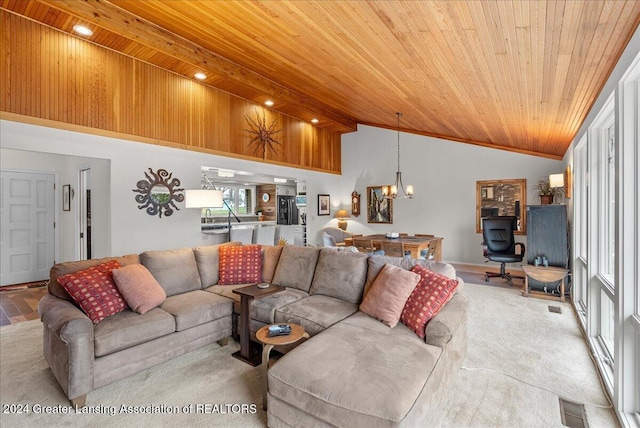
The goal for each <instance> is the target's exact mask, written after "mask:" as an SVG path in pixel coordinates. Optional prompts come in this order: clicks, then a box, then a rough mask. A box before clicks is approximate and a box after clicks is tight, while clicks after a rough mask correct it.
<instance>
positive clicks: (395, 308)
mask: <svg viewBox="0 0 640 428" xmlns="http://www.w3.org/2000/svg"><path fill="white" fill-rule="evenodd" d="M418 281H420V275H418V274H417V273H413V272H410V271H408V270H405V269H402V268H399V267H396V266H392V265H390V264H386V265H385V266H384V267H383V268H382V270H381V271H380V273H379V274H378V276H377V277H376V279H375V280H374V281H373V284H371V288H370V289H369V292H368V293H367V295H366V296H365V297H364V299H363V300H362V303H361V304H360V310H361V311H362V312H364V313H365V314H367V315H369V316H372V317H374V318H376V319H378V320H380V321H382V322H383V323H384V324H386V325H388V326H389V327H391V328H393V327H395V326H396V324H398V320H399V319H400V314H401V313H402V308H404V306H405V303H406V302H407V299H408V298H409V296H410V295H411V292H412V291H413V289H414V288H415V287H416V285H417V284H418Z"/></svg>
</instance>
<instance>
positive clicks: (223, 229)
mask: <svg viewBox="0 0 640 428" xmlns="http://www.w3.org/2000/svg"><path fill="white" fill-rule="evenodd" d="M227 226H228V223H226V222H225V223H203V224H202V225H201V226H200V227H201V229H202V233H228V230H227V229H228V227H227ZM262 226H276V222H275V221H243V222H241V223H238V222H237V221H232V222H231V228H232V229H239V228H245V227H262Z"/></svg>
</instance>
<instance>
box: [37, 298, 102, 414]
mask: <svg viewBox="0 0 640 428" xmlns="http://www.w3.org/2000/svg"><path fill="white" fill-rule="evenodd" d="M38 314H40V319H41V320H42V323H43V324H44V331H43V352H44V357H45V360H46V361H47V363H48V364H49V367H50V368H51V371H52V372H53V375H54V376H55V378H56V379H57V380H58V383H59V384H60V386H61V387H62V389H63V391H64V392H65V394H67V397H69V399H70V400H71V401H72V402H73V403H80V405H84V402H85V400H86V395H87V394H88V393H89V391H91V390H92V389H93V367H94V360H95V352H94V341H93V323H92V322H91V320H90V319H89V317H87V315H85V314H84V312H82V311H81V310H80V309H78V308H77V307H76V306H74V304H73V303H71V302H69V301H67V300H64V299H60V298H58V297H55V296H54V295H52V294H47V295H46V296H44V297H43V298H42V299H41V300H40V303H38Z"/></svg>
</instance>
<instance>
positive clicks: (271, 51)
mask: <svg viewBox="0 0 640 428" xmlns="http://www.w3.org/2000/svg"><path fill="white" fill-rule="evenodd" d="M0 7H2V8H3V9H5V10H8V11H11V12H13V13H16V14H19V15H23V16H26V17H28V18H31V19H33V20H36V21H39V22H41V23H43V24H45V25H48V26H51V27H55V28H58V29H60V30H62V31H67V32H72V31H73V30H72V28H73V26H74V25H75V24H78V23H83V24H86V25H87V26H88V27H90V28H91V30H93V35H92V36H90V37H88V38H87V40H89V41H90V42H92V43H96V44H98V45H102V46H105V47H107V48H109V49H113V50H116V51H119V52H122V53H123V54H126V55H129V56H132V57H135V58H138V59H140V60H143V61H146V62H148V63H151V64H154V65H156V66H158V67H161V68H164V69H167V70H170V71H172V72H175V73H178V74H181V75H185V76H188V77H190V78H192V77H193V75H194V73H195V72H198V71H199V72H203V73H205V74H206V75H207V78H206V79H205V80H204V81H203V84H207V85H211V86H214V87H216V88H220V89H222V90H224V91H227V92H229V93H231V94H234V95H237V96H240V97H242V98H245V99H248V100H251V101H254V102H256V103H263V102H264V101H266V100H267V99H271V100H273V101H274V102H275V105H274V106H273V107H271V108H273V109H275V110H278V111H280V112H282V113H285V114H287V115H290V116H293V117H296V118H299V119H302V120H311V119H312V118H317V119H319V122H318V123H317V125H316V126H319V127H326V128H328V129H332V130H337V131H340V132H350V131H352V130H355V128H356V124H358V123H361V124H368V125H373V126H380V127H386V128H393V129H395V128H396V112H401V113H402V114H403V116H402V121H401V123H400V127H401V129H403V130H405V131H408V132H414V133H418V134H423V135H430V136H436V137H441V138H446V139H450V140H455V141H461V142H467V143H472V144H479V145H484V146H491V147H497V148H502V149H506V150H512V151H516V152H522V153H530V154H535V155H540V156H546V157H551V158H561V157H562V156H563V155H564V153H565V151H566V149H567V148H568V146H569V144H570V142H571V140H572V138H573V137H574V136H575V134H576V132H577V131H578V128H579V127H580V125H581V123H582V122H583V120H584V119H585V117H586V115H587V113H588V111H589V109H590V107H591V105H592V104H593V102H594V101H595V99H596V97H597V95H598V93H599V92H600V90H601V89H602V87H603V85H604V83H605V82H606V80H607V78H608V76H609V74H610V73H611V71H612V69H613V67H614V65H615V63H616V62H617V60H618V59H619V57H620V55H621V53H622V51H623V49H624V48H625V46H626V44H627V43H628V41H629V39H630V37H631V36H632V34H633V32H634V31H635V29H636V28H637V27H638V24H639V23H640V2H639V1H637V0H628V1H625V0H615V1H598V0H590V1H582V0H578V1H535V0H532V1H520V0H513V1H450V0H443V1H341V0H336V1H302V0H294V1H274V0H270V1H222V0H220V1H187V0H180V1H159V0H83V1H78V0H0Z"/></svg>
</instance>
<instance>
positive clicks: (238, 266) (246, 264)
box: [218, 244, 262, 285]
mask: <svg viewBox="0 0 640 428" xmlns="http://www.w3.org/2000/svg"><path fill="white" fill-rule="evenodd" d="M260 249H261V246H260V245H255V244H249V245H234V246H230V245H224V246H222V247H220V261H219V265H218V266H219V271H220V279H219V280H218V284H222V285H233V284H250V283H254V282H261V281H262V256H261V255H260Z"/></svg>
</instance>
